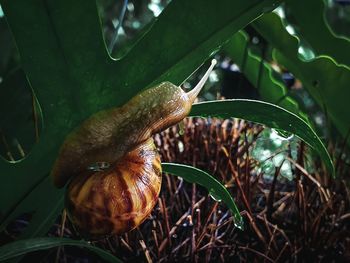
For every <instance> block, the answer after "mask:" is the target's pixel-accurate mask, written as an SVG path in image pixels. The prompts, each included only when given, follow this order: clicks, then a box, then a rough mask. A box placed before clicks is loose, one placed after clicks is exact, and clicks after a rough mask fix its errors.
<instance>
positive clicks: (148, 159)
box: [65, 139, 162, 239]
mask: <svg viewBox="0 0 350 263" xmlns="http://www.w3.org/2000/svg"><path fill="white" fill-rule="evenodd" d="M161 176H162V170H161V163H160V157H159V154H158V153H157V151H156V148H155V146H154V143H153V139H149V140H147V141H146V142H145V143H143V144H141V145H140V146H139V147H137V148H136V149H134V150H132V151H130V152H129V153H127V154H126V155H125V156H124V157H122V158H121V159H119V160H118V161H117V162H116V163H114V164H113V165H112V166H111V167H110V168H108V169H107V170H103V171H99V172H92V171H90V172H89V171H87V172H86V173H82V174H80V175H78V176H76V177H74V178H73V179H72V181H71V182H70V184H69V186H68V191H67V194H66V200H65V202H66V208H67V213H68V216H69V218H70V220H71V221H72V222H73V224H74V225H75V227H76V228H77V230H78V231H79V233H80V234H81V235H82V236H83V237H85V238H88V239H98V238H101V237H105V236H108V235H113V234H117V235H120V234H123V233H125V232H127V231H129V230H131V229H133V228H135V227H137V226H138V225H139V224H141V223H142V222H143V221H144V220H145V219H146V218H147V217H148V215H149V214H150V212H151V211H152V209H153V207H154V205H155V204H156V203H157V201H158V195H159V191H160V187H161V181H162V177H161Z"/></svg>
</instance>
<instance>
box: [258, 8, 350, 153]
mask: <svg viewBox="0 0 350 263" xmlns="http://www.w3.org/2000/svg"><path fill="white" fill-rule="evenodd" d="M253 25H254V27H255V29H256V30H257V31H259V33H260V34H262V35H263V37H264V38H265V39H266V40H267V41H268V42H270V43H271V44H272V45H273V46H274V47H275V48H276V50H275V51H274V57H275V59H276V60H277V61H278V62H279V63H280V64H282V65H284V66H285V67H286V68H288V69H289V70H290V71H291V72H293V74H294V75H295V76H296V77H297V78H299V79H300V80H301V81H302V82H303V84H304V86H305V87H306V89H307V90H308V92H309V93H310V94H311V95H312V97H313V98H314V99H315V100H316V102H317V103H318V104H319V105H320V107H322V108H324V110H325V112H326V113H327V114H329V117H330V119H331V120H332V121H333V123H334V124H335V126H336V127H337V129H338V130H339V131H340V133H341V134H342V135H343V136H344V138H345V137H346V135H347V133H348V131H349V130H350V122H349V114H350V110H349V107H348V103H349V102H348V100H349V99H348V98H350V89H349V83H350V68H349V67H347V66H344V65H339V64H338V63H337V62H336V61H334V60H333V59H332V58H331V57H327V56H319V57H316V58H315V59H312V60H310V61H306V60H305V59H303V58H301V57H300V56H299V55H298V48H299V39H298V38H297V37H295V36H292V35H290V34H289V33H288V32H287V30H286V29H285V27H284V25H283V23H282V20H281V18H280V17H279V16H278V15H276V14H273V13H271V14H266V15H264V16H263V17H261V18H260V19H258V20H256V21H255V22H254V23H253ZM348 145H349V146H350V140H348Z"/></svg>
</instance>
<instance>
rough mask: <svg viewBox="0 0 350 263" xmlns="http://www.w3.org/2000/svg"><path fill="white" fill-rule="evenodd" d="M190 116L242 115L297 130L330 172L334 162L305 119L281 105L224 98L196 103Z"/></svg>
mask: <svg viewBox="0 0 350 263" xmlns="http://www.w3.org/2000/svg"><path fill="white" fill-rule="evenodd" d="M190 116H200V117H204V116H213V117H220V118H231V117H235V118H240V119H245V120H249V121H253V122H256V123H261V124H264V125H266V126H268V127H270V128H275V129H279V130H283V131H286V132H290V133H292V134H295V135H296V136H298V137H299V138H300V139H302V140H303V141H304V142H306V143H307V144H309V145H310V146H311V147H312V148H313V149H314V150H315V151H316V152H317V153H318V154H319V155H320V156H321V158H322V160H323V162H324V164H325V166H326V167H327V169H328V171H329V173H330V174H332V175H334V166H333V162H332V160H331V157H330V156H329V154H328V152H327V150H326V148H325V146H324V145H323V143H322V141H321V139H320V138H319V137H318V136H317V134H316V133H315V132H314V130H313V129H312V128H311V127H310V125H309V124H308V123H306V122H305V121H304V120H303V119H301V118H300V117H298V116H297V115H295V114H294V113H292V112H289V111H287V110H286V109H283V108H281V107H279V106H277V105H273V104H270V103H267V102H262V101H256V100H224V101H213V102H202V103H198V104H195V105H193V107H192V110H191V113H190Z"/></svg>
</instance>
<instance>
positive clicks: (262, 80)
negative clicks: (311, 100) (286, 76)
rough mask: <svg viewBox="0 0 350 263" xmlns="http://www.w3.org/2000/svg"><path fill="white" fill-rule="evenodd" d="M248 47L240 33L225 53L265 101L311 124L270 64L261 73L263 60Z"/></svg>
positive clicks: (225, 49)
mask: <svg viewBox="0 0 350 263" xmlns="http://www.w3.org/2000/svg"><path fill="white" fill-rule="evenodd" d="M248 45H249V40H248V35H247V34H246V33H245V32H243V31H239V32H238V33H236V34H235V35H234V36H233V37H232V38H231V39H230V41H229V42H228V43H227V44H226V45H225V47H224V51H225V52H226V53H227V54H228V55H229V56H230V57H231V58H233V60H234V62H235V63H236V64H237V65H238V66H239V68H240V70H241V71H242V72H243V74H244V75H245V76H246V77H247V78H248V80H249V81H250V83H252V84H253V85H254V86H255V88H258V92H259V94H260V96H261V98H262V99H263V100H264V101H267V102H270V103H273V104H276V105H279V106H281V107H282V108H285V109H287V110H289V111H291V112H293V113H295V114H297V115H299V116H300V117H301V118H303V119H304V120H305V121H307V122H309V121H308V117H307V115H306V114H305V113H303V112H302V111H301V110H300V109H299V105H298V103H297V102H296V101H295V100H294V99H293V98H292V97H291V96H289V95H288V90H287V88H286V87H285V85H284V83H283V82H282V79H277V78H276V77H274V73H275V72H274V71H273V69H272V67H271V65H270V64H269V63H268V62H266V61H263V64H262V68H261V72H260V64H261V58H260V57H257V56H256V55H254V54H253V52H252V50H251V49H250V48H249V47H248Z"/></svg>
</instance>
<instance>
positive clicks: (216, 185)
mask: <svg viewBox="0 0 350 263" xmlns="http://www.w3.org/2000/svg"><path fill="white" fill-rule="evenodd" d="M162 168H163V172H165V173H170V174H174V175H176V176H180V177H182V178H183V179H185V180H186V181H188V182H190V183H196V184H199V185H201V186H204V187H205V188H207V190H208V191H209V194H210V195H211V196H212V197H213V198H214V199H215V200H217V201H219V200H222V201H224V203H225V204H226V205H227V206H228V207H229V208H230V210H231V212H232V214H233V218H234V223H235V225H236V226H237V227H238V228H241V229H242V228H243V218H242V216H241V214H240V213H239V210H238V208H237V206H236V204H235V202H234V200H233V198H232V196H231V195H230V193H229V192H228V191H227V189H226V188H225V186H223V185H222V184H221V183H220V182H219V181H218V180H216V179H215V178H214V177H212V176H211V175H210V174H208V173H206V172H204V171H202V170H200V169H198V168H195V167H192V166H188V165H184V164H175V163H162Z"/></svg>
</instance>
